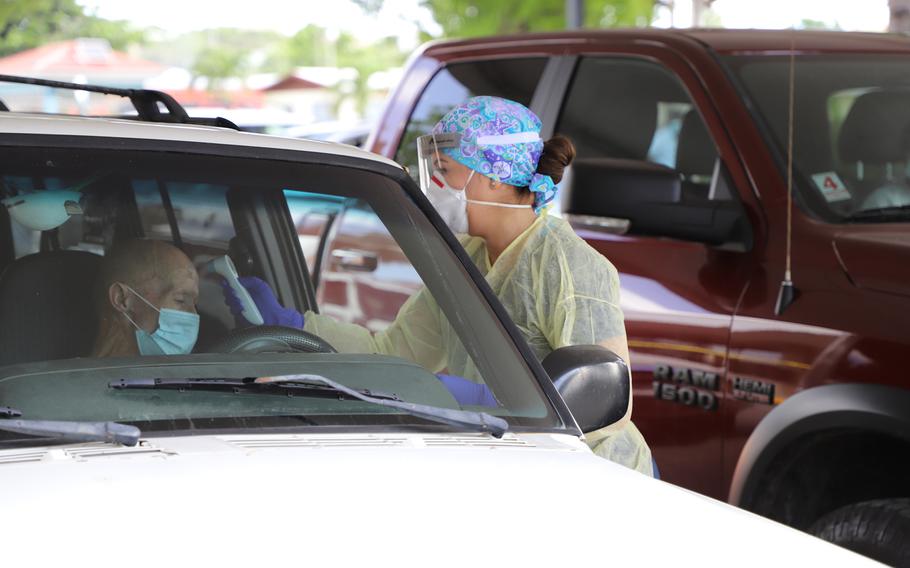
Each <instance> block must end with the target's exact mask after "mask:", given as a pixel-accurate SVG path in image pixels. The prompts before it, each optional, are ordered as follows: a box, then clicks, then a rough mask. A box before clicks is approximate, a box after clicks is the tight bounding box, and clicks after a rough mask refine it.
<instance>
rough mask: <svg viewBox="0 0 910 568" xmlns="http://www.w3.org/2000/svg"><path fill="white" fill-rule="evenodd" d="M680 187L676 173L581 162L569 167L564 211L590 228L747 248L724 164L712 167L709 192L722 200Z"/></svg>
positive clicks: (623, 163) (745, 226)
mask: <svg viewBox="0 0 910 568" xmlns="http://www.w3.org/2000/svg"><path fill="white" fill-rule="evenodd" d="M683 185H684V184H683V176H682V175H681V174H680V173H679V172H677V171H676V170H674V169H672V168H668V167H665V166H661V165H659V164H653V163H651V162H644V161H640V160H620V159H614V158H582V159H578V160H576V161H575V162H574V163H573V164H572V172H571V183H570V184H569V187H568V191H567V195H566V197H565V198H564V201H563V209H564V212H565V214H566V217H567V218H568V220H569V221H570V222H572V224H573V225H581V226H583V227H585V228H590V229H594V230H598V229H600V230H603V231H607V232H614V233H616V232H619V233H629V234H632V235H644V236H656V237H670V238H675V239H682V240H688V241H696V242H701V243H705V244H708V245H714V246H719V247H723V248H728V249H730V250H748V249H749V248H751V246H752V234H751V227H750V225H749V222H748V220H747V218H746V215H745V211H744V210H743V208H742V206H741V205H740V203H739V201H738V200H736V199H735V197H734V196H733V195H732V193H731V192H730V189H729V187H730V184H729V180H728V179H727V172H726V168H725V167H724V166H723V164H721V163H719V162H718V163H716V166H715V171H714V174H713V176H712V179H711V190H710V193H709V194H717V195H725V196H726V198H724V199H716V198H708V196H707V195H706V196H704V197H702V198H696V199H691V198H687V197H686V196H685V195H684V192H683ZM686 195H688V194H686Z"/></svg>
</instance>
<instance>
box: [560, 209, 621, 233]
mask: <svg viewBox="0 0 910 568" xmlns="http://www.w3.org/2000/svg"><path fill="white" fill-rule="evenodd" d="M563 217H565V218H566V220H567V221H568V222H569V223H570V224H571V225H572V226H573V227H579V228H584V229H592V230H595V231H601V232H604V233H612V234H614V235H625V234H626V233H627V232H629V225H630V224H631V222H630V221H629V220H628V219H620V218H619V217H601V216H599V215H575V214H572V213H563Z"/></svg>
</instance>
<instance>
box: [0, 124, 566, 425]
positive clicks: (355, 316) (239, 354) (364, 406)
mask: <svg viewBox="0 0 910 568" xmlns="http://www.w3.org/2000/svg"><path fill="white" fill-rule="evenodd" d="M13 138H14V137H10V136H8V137H7V139H8V141H7V142H5V144H6V147H4V148H3V151H2V158H0V180H2V191H3V193H4V196H3V197H4V198H5V200H4V204H6V208H0V211H2V212H3V215H2V218H0V263H2V264H3V267H2V269H3V273H2V277H0V312H2V316H0V406H2V407H8V408H11V409H15V410H16V411H17V412H18V413H21V418H22V419H34V420H68V421H117V422H124V423H130V424H134V425H137V426H139V427H140V428H141V429H142V431H143V433H148V432H154V431H161V430H182V431H185V430H192V431H194V432H198V431H201V430H204V429H206V428H218V429H222V430H223V429H228V430H244V431H246V430H255V429H257V428H265V427H269V428H274V427H289V428H290V427H295V428H300V427H321V426H330V427H333V428H337V427H340V426H344V427H371V428H372V427H375V426H377V425H380V426H384V427H392V426H394V427H408V428H412V427H415V426H419V427H435V428H440V427H444V426H440V425H437V424H434V423H432V422H428V421H426V420H424V419H423V418H421V417H419V416H415V415H414V414H413V413H412V414H408V413H405V412H400V411H399V410H397V409H396V408H391V407H386V406H380V405H377V404H372V403H369V402H365V401H364V400H360V399H358V398H357V397H355V396H347V395H344V394H343V393H339V392H334V393H333V392H330V391H331V390H332V389H331V387H329V386H327V385H328V384H329V382H331V381H333V382H336V383H340V384H341V385H343V386H344V387H346V388H348V389H353V390H354V391H356V393H357V394H358V395H369V396H372V397H373V398H379V399H383V400H392V401H399V402H403V403H414V404H418V405H424V406H429V407H442V408H445V409H454V410H468V411H475V412H481V411H482V412H485V413H488V414H490V415H493V416H497V417H501V418H504V419H505V420H506V421H507V422H508V424H509V427H510V428H512V429H514V428H519V429H520V428H523V427H529V428H535V429H540V428H544V429H554V428H556V429H558V428H563V427H564V425H563V424H562V422H561V420H560V419H559V417H558V415H557V414H556V412H555V411H554V409H553V407H552V406H551V404H550V403H549V401H548V399H547V397H546V395H545V394H544V393H543V390H542V389H541V388H540V386H539V384H538V383H537V381H536V379H535V378H534V375H533V374H532V372H531V370H530V369H529V367H528V365H527V362H526V361H525V360H524V359H523V357H522V356H521V353H520V351H519V349H518V347H516V345H515V343H514V341H513V340H512V339H511V338H510V336H509V334H508V333H507V331H506V330H505V328H504V327H503V326H502V324H501V322H500V321H499V319H498V318H497V317H496V315H495V312H494V310H493V308H492V307H491V306H490V304H489V303H488V302H487V301H486V300H485V299H484V297H483V295H482V294H481V292H480V291H479V290H478V288H477V287H476V285H475V284H473V281H472V280H471V278H470V276H469V274H468V272H467V271H466V269H465V267H464V266H463V265H462V264H461V263H460V262H459V260H458V257H457V256H456V255H455V254H454V253H453V252H452V250H451V248H450V247H449V245H447V244H446V242H445V241H444V240H443V239H442V237H441V236H440V235H439V234H438V232H437V231H436V230H435V229H434V228H433V226H432V225H431V224H430V223H429V221H428V220H427V218H426V217H425V216H424V215H423V213H421V211H420V210H419V208H418V207H417V205H416V203H415V202H414V201H413V198H412V197H410V196H409V194H408V193H407V191H406V189H405V188H404V187H402V185H401V184H402V183H405V184H410V180H407V179H406V178H405V176H404V175H402V176H400V178H401V179H393V178H392V177H387V175H383V174H382V173H379V172H377V171H371V168H370V162H367V161H363V160H359V161H358V162H359V167H350V166H344V165H337V164H336V165H327V164H326V163H325V162H326V161H327V157H329V156H327V155H318V154H308V153H305V152H296V153H294V155H293V157H291V158H288V153H287V152H286V153H285V154H284V156H283V158H282V161H279V160H270V159H265V158H262V157H261V156H262V155H264V154H266V153H267V151H265V150H261V151H258V154H259V156H260V157H258V158H249V157H237V156H232V157H219V156H217V155H211V154H217V153H218V152H219V150H217V149H215V150H213V149H212V148H211V147H208V148H207V149H205V150H200V151H199V152H198V153H193V152H169V151H166V150H167V148H166V146H165V147H163V148H162V149H161V150H156V151H151V150H148V149H144V150H136V149H129V148H128V146H129V144H126V143H124V144H120V145H119V146H120V147H119V148H116V149H110V148H108V149H103V148H88V147H65V146H73V144H72V143H70V144H68V145H67V144H62V143H61V146H60V147H55V144H54V143H53V141H48V140H47V139H45V140H42V141H41V142H40V143H35V142H32V143H29V144H23V143H13V142H12V141H9V140H12V139H13ZM146 146H147V145H146ZM235 153H236V152H235ZM349 160H353V159H352V158H351V159H349ZM373 169H374V170H375V169H376V168H373ZM380 169H381V168H380ZM387 169H389V170H391V166H388V167H387ZM387 173H388V172H387ZM412 189H414V188H412ZM415 191H416V190H415ZM61 196H62V197H61ZM61 200H62V201H61ZM29 207H31V209H28V208H29ZM150 241H151V242H152V243H155V244H150ZM181 259H183V260H181ZM181 263H183V264H181ZM231 269H233V270H235V271H236V273H237V274H238V278H237V279H236V281H235V280H234V279H233V278H232V277H231V275H230V273H231ZM232 282H233V283H234V284H232ZM237 283H239V287H238V284H237ZM247 295H248V296H249V300H251V301H252V304H253V306H254V307H255V311H256V312H257V313H258V317H257V316H256V314H254V313H253V310H252V309H251V308H249V305H248V304H246V303H245V302H246V299H245V297H246V296H247ZM193 313H197V314H198V338H197V339H196V340H195V341H192V339H193V338H192V337H190V336H192V335H193V330H194V328H195V324H194V323H193V320H194V319H195V318H194V316H193V315H192V314H193ZM400 314H404V315H400ZM258 323H264V324H266V325H252V324H258ZM190 349H191V350H192V352H191V353H190V354H183V352H185V351H187V350H190ZM137 351H138V352H137ZM282 377H285V378H287V380H285V381H283V380H282ZM300 377H311V378H313V380H314V381H316V382H315V383H314V382H313V381H311V380H304V381H302V384H301V379H300ZM209 379H211V380H212V381H210V382H208V383H204V384H201V385H200V383H199V382H198V381H196V382H190V381H189V380H194V381H195V380H203V381H204V380H209ZM326 379H327V380H328V382H327V381H326ZM181 380H187V382H186V384H179V383H180V381H181ZM149 381H151V383H152V384H153V386H152V387H149V384H150V383H149ZM155 381H157V383H156V382H155ZM219 381H221V382H219ZM269 381H270V382H272V383H273V384H271V385H267V388H266V387H265V386H263V387H259V386H257V383H258V382H269ZM294 381H298V382H294ZM319 381H321V382H319ZM232 384H233V385H235V386H236V388H234V387H231V386H230V385H232ZM335 390H336V391H337V389H335ZM14 438H23V436H22V435H21V434H11V433H10V434H0V440H12V439H14Z"/></svg>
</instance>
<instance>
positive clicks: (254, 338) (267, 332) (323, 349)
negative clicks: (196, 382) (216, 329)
mask: <svg viewBox="0 0 910 568" xmlns="http://www.w3.org/2000/svg"><path fill="white" fill-rule="evenodd" d="M206 351H207V352H209V353H337V352H338V351H337V350H336V349H335V348H334V347H332V345H331V344H329V342H328V341H326V340H325V339H323V338H321V337H319V336H318V335H314V334H312V333H310V332H308V331H303V330H302V329H297V328H293V327H285V326H283V325H256V326H251V327H244V328H240V329H235V330H233V331H232V332H230V333H228V334H227V336H226V337H224V339H221V340H220V341H218V342H216V343H215V344H214V345H212V346H210V347H209V348H208V349H207V350H206Z"/></svg>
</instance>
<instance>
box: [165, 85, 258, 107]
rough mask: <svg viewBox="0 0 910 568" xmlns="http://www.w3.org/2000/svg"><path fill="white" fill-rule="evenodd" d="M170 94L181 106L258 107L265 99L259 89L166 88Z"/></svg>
mask: <svg viewBox="0 0 910 568" xmlns="http://www.w3.org/2000/svg"><path fill="white" fill-rule="evenodd" d="M167 94H169V95H171V96H172V97H174V98H175V99H177V102H179V103H180V104H181V105H183V106H188V107H195V106H208V107H213V106H214V107H229V108H230V107H245V108H258V107H261V106H263V102H264V100H265V97H264V95H263V94H262V92H261V91H250V90H242V91H219V92H213V91H204V90H199V89H181V90H177V89H168V90H167Z"/></svg>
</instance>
